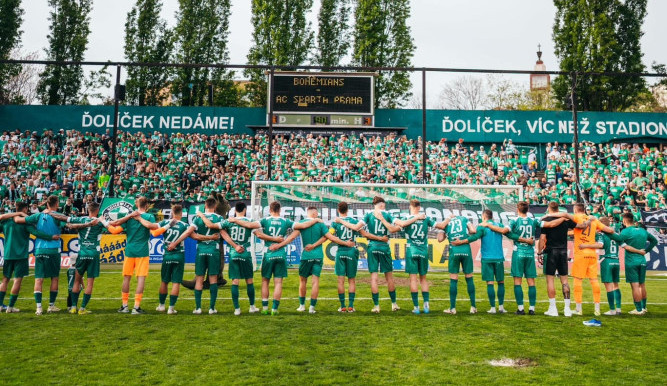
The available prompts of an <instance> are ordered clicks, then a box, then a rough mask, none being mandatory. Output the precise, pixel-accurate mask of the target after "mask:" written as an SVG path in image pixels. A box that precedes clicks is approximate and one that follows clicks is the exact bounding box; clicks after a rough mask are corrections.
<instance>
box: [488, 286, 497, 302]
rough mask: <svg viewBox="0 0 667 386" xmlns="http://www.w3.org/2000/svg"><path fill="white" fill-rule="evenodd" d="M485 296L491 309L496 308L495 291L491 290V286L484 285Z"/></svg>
mask: <svg viewBox="0 0 667 386" xmlns="http://www.w3.org/2000/svg"><path fill="white" fill-rule="evenodd" d="M486 295H487V296H488V297H489V303H491V308H495V307H496V291H494V290H493V284H487V285H486Z"/></svg>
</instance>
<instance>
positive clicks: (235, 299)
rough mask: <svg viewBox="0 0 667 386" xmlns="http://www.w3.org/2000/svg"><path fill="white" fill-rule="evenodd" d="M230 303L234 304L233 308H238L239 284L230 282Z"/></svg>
mask: <svg viewBox="0 0 667 386" xmlns="http://www.w3.org/2000/svg"><path fill="white" fill-rule="evenodd" d="M232 303H233V304H234V309H235V310H236V309H239V308H241V306H240V305H239V286H238V285H235V284H232Z"/></svg>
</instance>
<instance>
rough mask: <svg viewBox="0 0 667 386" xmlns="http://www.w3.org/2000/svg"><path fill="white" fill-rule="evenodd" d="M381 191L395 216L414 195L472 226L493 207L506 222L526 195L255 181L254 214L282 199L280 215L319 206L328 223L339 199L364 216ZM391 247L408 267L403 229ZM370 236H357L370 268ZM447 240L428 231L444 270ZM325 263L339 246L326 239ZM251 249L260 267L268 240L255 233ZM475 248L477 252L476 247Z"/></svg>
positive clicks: (297, 251) (293, 253) (439, 215)
mask: <svg viewBox="0 0 667 386" xmlns="http://www.w3.org/2000/svg"><path fill="white" fill-rule="evenodd" d="M375 196H380V197H382V198H384V200H385V201H386V210H387V211H388V212H389V213H390V214H391V215H392V216H393V217H395V218H396V217H399V218H400V217H403V216H404V215H407V214H408V212H409V205H410V200H412V199H417V200H419V201H420V202H421V207H422V210H423V212H424V213H425V214H426V215H427V216H428V217H432V218H433V219H434V220H436V222H441V221H443V220H445V219H447V218H448V217H449V216H450V215H451V214H454V215H461V216H464V217H467V218H468V219H469V221H471V222H472V224H473V225H477V223H478V222H479V221H480V219H481V215H482V211H483V210H485V209H490V210H491V211H493V214H494V219H495V220H497V221H501V222H503V223H505V224H507V223H508V222H509V218H510V217H512V216H513V215H514V213H515V212H516V203H517V202H519V201H521V200H523V187H522V186H520V185H502V186H501V185H474V186H473V185H420V184H352V183H326V182H325V183H316V182H281V181H253V182H252V194H251V203H250V208H249V211H248V213H249V216H251V218H252V219H253V220H260V219H262V218H264V217H267V216H269V204H270V203H271V202H273V201H278V202H280V204H281V216H283V217H285V218H288V219H290V220H292V221H294V222H298V221H300V220H303V219H305V218H306V208H308V207H310V206H313V207H316V208H317V209H318V211H319V215H320V217H321V218H322V219H323V220H324V223H325V224H326V225H331V223H332V221H333V220H334V219H335V218H336V217H337V215H338V214H337V207H338V203H339V202H341V201H345V202H347V203H348V206H349V211H348V216H351V217H354V218H356V219H359V220H362V219H363V218H364V216H365V215H366V213H368V212H372V211H373V204H372V201H373V198H374V197H375ZM389 243H390V247H391V251H392V257H393V259H394V260H393V261H394V269H397V270H401V269H403V268H405V260H404V259H405V246H406V240H405V236H404V235H403V234H402V232H397V233H393V234H391V235H390V242H389ZM367 245H368V244H367V240H366V239H365V238H361V237H360V238H357V247H358V248H359V252H360V253H359V268H366V267H367V264H366V248H367ZM303 247H304V246H303V245H301V239H300V238H299V237H297V238H296V240H294V242H292V243H291V244H290V245H288V247H287V260H288V264H289V265H290V266H296V265H298V264H299V261H300V256H301V251H302V250H303ZM446 247H447V242H444V243H438V242H437V232H436V231H435V230H430V231H429V248H428V249H429V260H430V261H431V267H432V268H433V269H445V268H446V264H445V263H446V260H447V257H448V256H447V250H448V248H446ZM323 249H324V255H325V256H324V266H325V267H333V265H334V261H335V255H336V245H335V244H333V243H329V242H328V241H326V242H325V244H324V248H323ZM252 251H253V254H254V256H255V259H254V264H255V268H256V269H258V268H259V266H260V265H261V261H262V257H263V256H264V253H265V252H266V248H265V246H264V243H263V241H262V240H261V239H259V238H258V237H254V236H253V240H252ZM473 253H475V252H474V251H473Z"/></svg>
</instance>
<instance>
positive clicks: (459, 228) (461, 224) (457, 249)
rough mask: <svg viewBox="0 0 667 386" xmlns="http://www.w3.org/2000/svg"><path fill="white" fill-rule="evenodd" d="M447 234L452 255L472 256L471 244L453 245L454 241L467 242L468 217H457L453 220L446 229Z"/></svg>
mask: <svg viewBox="0 0 667 386" xmlns="http://www.w3.org/2000/svg"><path fill="white" fill-rule="evenodd" d="M445 233H446V234H447V239H448V240H449V242H450V244H449V248H450V251H449V254H450V255H472V251H471V250H470V244H463V245H458V246H454V245H451V242H452V241H454V240H465V239H466V238H467V237H468V219H467V218H466V217H463V216H456V217H454V218H453V219H451V220H450V221H449V224H447V227H446V228H445Z"/></svg>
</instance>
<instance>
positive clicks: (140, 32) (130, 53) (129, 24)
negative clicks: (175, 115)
mask: <svg viewBox="0 0 667 386" xmlns="http://www.w3.org/2000/svg"><path fill="white" fill-rule="evenodd" d="M161 10H162V1H161V0H137V2H136V4H135V6H134V7H132V9H131V10H130V12H128V14H127V20H126V22H125V58H126V59H127V60H128V61H130V62H143V63H161V62H162V63H163V62H169V61H170V60H171V58H172V54H173V50H174V34H173V31H171V30H170V29H169V28H168V27H167V23H166V22H165V21H164V20H162V19H161V18H160V12H161ZM126 71H127V82H126V87H127V99H126V103H127V104H130V105H138V106H160V105H162V104H163V103H165V101H166V100H167V99H168V98H169V92H168V91H166V90H167V87H168V86H169V80H170V75H171V74H172V72H173V70H172V69H171V68H162V67H131V66H130V67H127V68H126Z"/></svg>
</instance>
